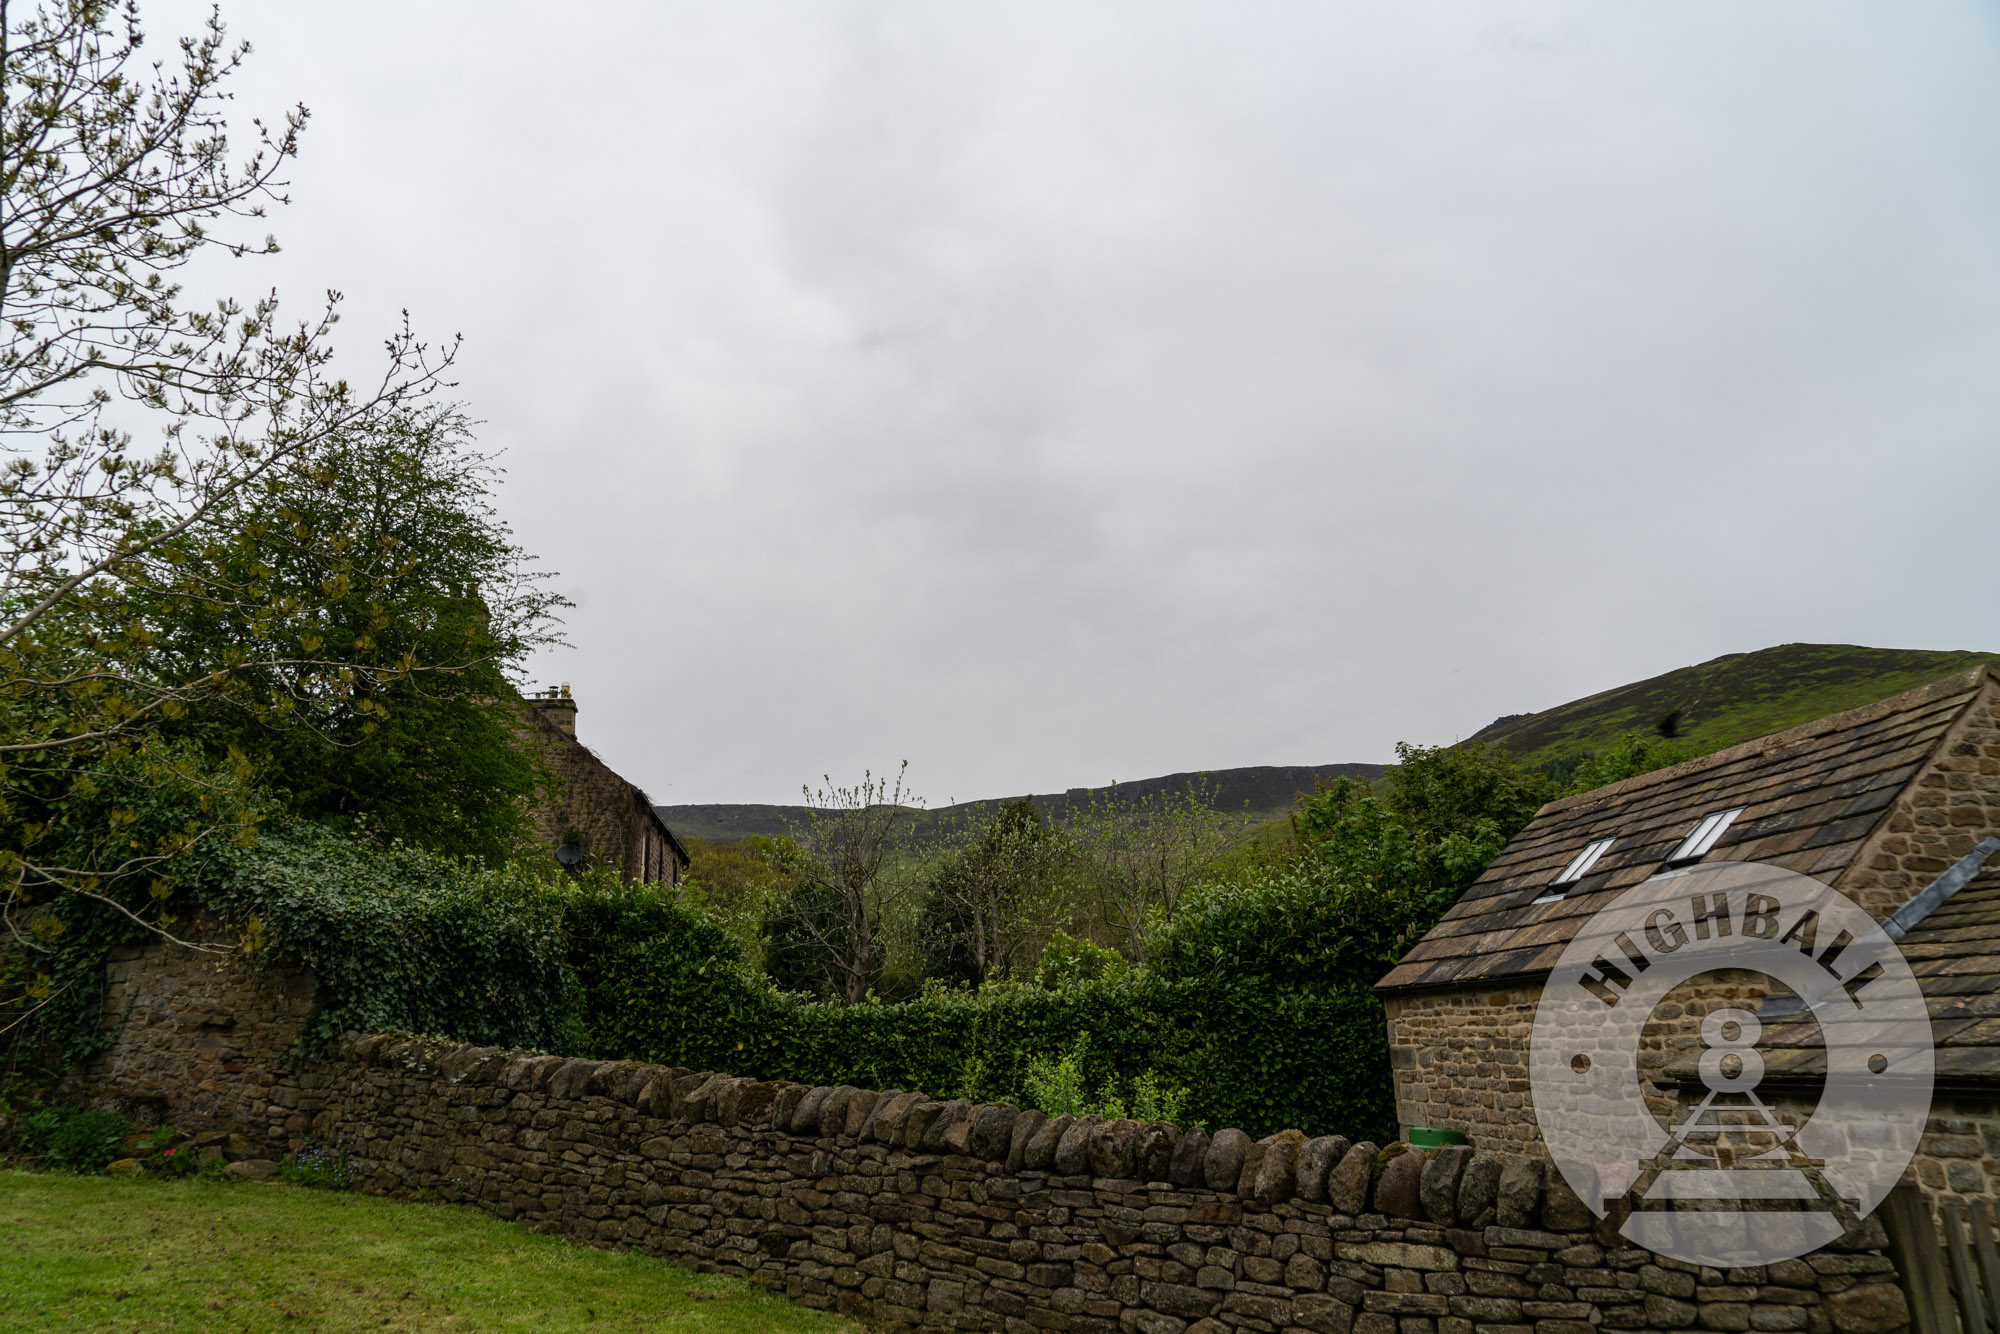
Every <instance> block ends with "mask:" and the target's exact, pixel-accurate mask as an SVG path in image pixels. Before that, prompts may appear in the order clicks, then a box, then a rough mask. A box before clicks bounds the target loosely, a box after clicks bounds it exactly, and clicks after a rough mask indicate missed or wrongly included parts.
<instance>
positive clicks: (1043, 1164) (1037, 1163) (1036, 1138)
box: [1021, 1113, 1076, 1172]
mask: <svg viewBox="0 0 2000 1334" xmlns="http://www.w3.org/2000/svg"><path fill="white" fill-rule="evenodd" d="M1075 1124H1076V1118H1075V1117H1074V1116H1071V1115H1069V1114H1068V1113H1064V1114H1063V1115H1061V1116H1054V1117H1050V1118H1049V1119H1048V1120H1046V1121H1044V1122H1042V1124H1041V1125H1040V1127H1038V1128H1037V1129H1036V1130H1035V1133H1034V1134H1032V1135H1030V1136H1029V1137H1028V1144H1027V1147H1026V1148H1025V1149H1023V1150H1022V1151H1021V1167H1022V1169H1023V1170H1025V1171H1029V1172H1048V1171H1053V1170H1054V1168H1055V1163H1056V1149H1057V1147H1058V1146H1060V1145H1061V1143H1062V1137H1063V1136H1064V1135H1066V1134H1068V1133H1069V1128H1070V1127H1071V1126H1072V1125H1075Z"/></svg>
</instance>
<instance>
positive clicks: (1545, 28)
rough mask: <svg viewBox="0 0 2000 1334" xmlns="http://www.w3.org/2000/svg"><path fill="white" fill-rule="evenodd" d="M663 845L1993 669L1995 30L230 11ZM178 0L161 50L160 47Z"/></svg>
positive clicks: (879, 9) (875, 7)
mask: <svg viewBox="0 0 2000 1334" xmlns="http://www.w3.org/2000/svg"><path fill="white" fill-rule="evenodd" d="M223 9H224V17H225V18H226V19H227V20H228V21H229V22H230V24H231V28H232V32H233V33H234V34H235V35H237V36H240V37H245V38H248V39H249V40H250V41H252V43H253V44H254V45H255V47H256V48H257V49H256V53H255V54H254V55H253V57H252V58H251V62H250V64H249V67H248V69H247V70H246V72H245V73H244V75H243V76H241V77H240V78H239V79H238V80H237V89H238V107H239V111H240V113H241V114H242V115H243V116H244V117H246V118H247V116H248V115H250V114H259V113H261V114H265V115H267V116H268V115H274V114H276V113H277V111H278V110H279V108H281V107H282V106H283V105H284V104H285V103H287V102H289V101H303V102H305V103H306V104H307V105H308V106H309V107H310V108H311V109H312V112H313V119H312V126H311V129H310V131H309V132H308V134H307V136H306V140H305V151H304V155H303V157H302V159H301V160H300V162H299V163H298V164H297V167H296V170H295V171H294V172H293V173H292V180H293V183H294V188H293V191H292V194H293V198H294V201H295V202H294V204H293V206H292V207H291V208H290V209H288V210H285V211H283V212H282V213H281V214H279V215H278V216H277V217H276V218H275V219H274V226H275V230H276V231H277V232H278V235H279V239H280V241H281V242H282V243H283V244H284V245H285V246H286V253H285V255H283V256H282V257H281V258H280V259H278V260H273V261H263V262H261V263H260V265H258V266H257V267H254V268H253V267H252V266H251V265H250V264H249V262H247V261H246V262H245V264H244V266H243V267H241V268H239V269H235V270H233V272H234V273H235V274H237V275H240V277H239V281H240V282H241V283H242V285H243V286H244V287H246V288H249V287H252V286H254V285H256V284H263V283H275V284H277V285H278V286H279V287H280V288H281V289H282V290H283V292H284V293H285V294H286V295H287V297H288V299H289V300H290V301H291V303H292V304H293V305H295V306H299V307H303V306H304V305H305V304H307V303H308V302H309V301H310V300H311V299H312V298H313V296H314V294H315V293H316V292H317V291H318V290H319V289H322V288H325V287H339V288H341V289H342V290H343V291H344V292H345V293H346V294H347V298H348V301H347V311H348V314H347V318H346V320H345V322H344V323H343V325H342V335H343V338H344V340H345V342H346V343H347V344H348V345H350V346H352V347H354V348H356V349H360V350H365V349H366V348H368V347H370V346H372V345H374V344H376V343H377V342H379V339H380V338H381V336H383V335H384V334H385V333H386V332H388V330H389V327H390V323H391V320H392V319H393V317H394V314H395V312H396V310H397V309H398V308H401V307H407V308H408V309H409V311H410V312H411V316H412V318H413V319H414V321H415V322H416V324H417V326H418V327H419V328H420V329H422V330H424V331H426V332H428V333H431V334H434V335H440V336H448V335H450V334H452V333H463V334H464V336H465V346H464V352H463V354H462V362H461V374H460V377H459V378H460V381H461V384H460V388H459V390H458V391H457V392H458V394H459V396H461V397H462V398H463V399H464V400H465V401H466V402H467V404H468V405H469V407H470V410H471V411H472V413H473V414H474V415H475V416H476V417H478V418H480V419H482V420H483V421H484V423H485V425H484V426H483V428H482V439H483V440H484V442H485V443H486V444H487V445H489V446H491V447H493V448H496V449H499V450H502V451H504V463H505V466H506V467H507V468H508V470H509V476H508V481H507V484H506V488H505V491H504V494H503V496H502V498H501V504H502V508H503V510H504V512H505V513H506V515H507V516H508V518H509V519H510V521H511V522H512V523H513V525H514V527H515V529H516V531H517V533H518V535H519V536H520V537H521V538H522V539H523V541H524V542H525V544H526V545H527V546H528V547H529V548H530V549H532V550H533V551H535V552H537V553H538V554H539V555H540V556H541V557H542V558H543V560H544V561H545V562H546V563H547V564H548V565H549V566H550V567H551V568H553V569H556V570H559V571H561V574H562V577H561V580H560V587H561V588H563V589H564V590H565V591H566V592H567V593H568V594H569V595H570V596H571V597H572V598H574V600H575V601H576V603H577V606H576V609H575V610H574V612H572V613H571V614H570V615H569V617H568V636H569V638H570V640H571V642H572V644H573V645H574V647H573V648H572V649H570V650H567V651H560V652H552V653H549V654H548V655H546V656H545V657H544V658H542V659H541V660H539V661H537V662H536V664H535V681H536V683H554V682H557V681H563V680H567V681H569V682H570V683H572V685H573V687H574V689H575V692H576V694H577V696H578V698H579V700H580V717H579V728H580V733H581V736H582V737H583V739H584V740H585V741H586V742H588V743H589V744H590V745H591V746H593V747H594V748H595V749H597V751H598V752H599V753H600V754H602V755H603V756H604V757H605V758H606V759H607V760H608V761H609V762H610V763H611V764H612V765H614V766H615V767H616V768H617V769H619V770H620V771H621V772H623V773H624V774H626V775H627V776H628V777H630V778H631V779H633V780H634V781H636V782H638V783H640V784H641V785H643V786H644V787H646V788H647V789H648V791H649V792H650V793H651V794H652V795H653V797H654V799H655V800H658V801H662V802H670V803H671V802H701V801H778V802H786V801H793V800H796V799H797V796H798V792H799V788H800V785H801V784H802V783H805V782H808V781H813V780H817V779H818V778H819V776H820V775H821V774H822V773H831V774H833V775H834V776H835V778H836V779H847V778H852V777H858V776H859V774H860V771H861V770H862V769H863V768H864V767H872V768H874V769H875V770H876V771H877V772H880V771H881V770H883V769H884V768H893V767H894V766H895V764H896V763H897V762H898V761H900V760H904V759H907V760H908V761H909V762H910V777H911V779H912V781H913V783H914V785H915V787H916V788H917V790H918V791H919V792H921V793H923V794H924V795H925V796H926V797H928V798H929V799H930V801H931V804H933V805H941V804H943V803H944V802H946V801H947V800H951V799H953V798H956V799H960V800H964V799H968V798H973V797H986V796H994V795H1001V794H1008V793H1015V792H1020V791H1030V790H1032V791H1048V790H1051V789H1061V788H1065V787H1070V786H1079V785H1084V784H1097V783H1103V782H1106V781H1110V780H1113V779H1121V780H1122V779H1135V778H1142V777H1147V776H1150V775H1154V774H1159V773H1166V772H1171V771H1176V770H1187V769H1198V768H1223V767H1231V766H1236V765H1247V764H1311V763H1323V762H1332V761H1344V760H1378V761H1379V760H1383V759H1386V758H1389V756H1390V753H1391V747H1392V746H1393V744H1394V743H1395V742H1396V741H1397V740H1398V739H1408V740H1412V741H1419V742H1427V743H1435V742H1445V741H1451V740H1454V739H1456V738H1459V737H1461V736H1464V735H1467V734H1469V733H1471V732H1473V731H1476V730H1477V729H1479V728H1480V727H1481V726H1483V725H1485V724H1486V723H1488V722H1490V721H1491V720H1492V719H1493V718H1494V717H1495V716H1496V715H1499V714H1502V713H1515V712H1525V711H1529V710H1534V709H1540V708H1545V707H1548V706H1550V705H1553V704H1557V703H1560V702H1562V701H1564V700H1567V699H1571V698H1574V697H1576V696H1579V695H1582V694H1587V693H1590V692H1592V691H1596V690H1600V689H1605V688H1608V687H1610V686H1614V685H1618V684H1621V683H1623V682H1625V681H1629V680H1634V679H1637V678H1641V677H1645V676H1651V675H1655V674H1657V673H1659V672H1662V671H1666V670H1669V669H1671V668H1674V667H1678V666H1681V665H1684V664H1687V663H1692V662H1698V661H1701V660H1704V659H1707V658H1711V657H1714V656H1716V655H1718V654H1722V653H1729V652H1736V651H1741V650H1748V649H1755V648H1760V647H1764V646H1766V645H1770V644H1776V643H1782V642H1788V641H1800V640H1803V641H1819V642H1848V643H1864V644H1873V645H1881V646H1891V647H1911V648H1940V649H1943V648H1967V649H2000V617H1996V615H1995V612H1996V609H2000V554H1996V544H1997V540H2000V524H1996V518H1995V515H1996V512H1997V502H1996V497H2000V8H1996V7H1994V6H1993V5H1991V4H1988V3H1976V2H1975V0H1965V2H1964V3H1921V2H1918V0H1898V3H1895V4H1883V3H1880V0H1862V2H1859V3H1842V2H1836V0H1800V2H1798V3H1790V4H1784V3H1760V4H1754V5H1746V4H1743V3H1740V0H1727V2H1726V3H1705V4H1704V3H1673V4H1645V5H1639V4H1611V3H1603V2H1602V0H1599V2H1598V3H1589V4H1560V3H1539V4H1528V3H1517V4H1508V3H1495V2H1494V0H1477V2H1476V3H1462V4H1425V3H1410V2H1408V0H1395V3H1387V2H1386V0H1379V2H1377V3H1369V4H1339V3H1325V2H1324V0H1320V2H1317V3H1312V4H1278V3H1250V4H1229V5H1225V4H1220V3H1211V4H1203V5H1191V4H1178V3H1162V2H1161V0H1143V2H1141V0H1130V2H1128V3H1120V4H1093V3H1087V2H1080V0H1062V2H1061V3H1055V4H1034V3H1024V2H1022V0H1009V2H1008V3H1004V4H1002V3H990V4H978V3H939V2H937V0H932V2H931V3H921V4H919V3H895V2H892V0H878V2H876V3H833V2H827V3H812V4H782V3H775V2H772V3H766V2H764V0H719V2H718V3H712V4H674V3H658V2H654V3H645V4H587V3H571V4H567V5H562V6H549V5H546V4H543V5H534V6H529V5H525V4H505V3H497V2H496V0H480V2H479V3H470V2H469V0H468V2H465V3H423V2H421V0H397V2H396V3H393V4H389V3H364V2H357V0H347V2H346V3H342V4H339V5H311V6H308V5H301V4H298V3H296V0H289V2H287V3H278V2H277V0H225V3H224V6H223ZM202 12H203V7H199V6H194V5H181V4H174V5H162V4H149V5H148V6H147V7H146V9H145V13H146V14H147V16H148V17H149V19H150V27H151V29H152V30H153V33H154V36H155V39H156V40H155V46H156V47H165V46H166V41H165V39H166V38H167V37H169V36H170V35H171V33H172V32H173V31H174V30H176V29H180V30H186V29H188V28H190V27H191V26H192V24H193V23H194V22H195V21H197V19H198V17H199V15H200V14H201V13H202Z"/></svg>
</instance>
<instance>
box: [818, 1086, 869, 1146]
mask: <svg viewBox="0 0 2000 1334" xmlns="http://www.w3.org/2000/svg"><path fill="white" fill-rule="evenodd" d="M859 1092H861V1090H860V1089H858V1088H856V1087H855V1086H854V1085H852V1084H842V1085H840V1086H839V1087H837V1088H835V1089H834V1091H833V1096H832V1097H830V1098H828V1099H827V1100H826V1101H825V1102H823V1103H821V1104H820V1105H819V1127H818V1129H819V1133H820V1135H821V1137H823V1138H829V1139H830V1138H834V1137H836V1136H838V1135H839V1134H840V1133H841V1132H842V1131H843V1130H845V1129H846V1128H847V1104H848V1101H849V1100H850V1099H852V1098H853V1097H854V1095H855V1094H857V1093H859Z"/></svg>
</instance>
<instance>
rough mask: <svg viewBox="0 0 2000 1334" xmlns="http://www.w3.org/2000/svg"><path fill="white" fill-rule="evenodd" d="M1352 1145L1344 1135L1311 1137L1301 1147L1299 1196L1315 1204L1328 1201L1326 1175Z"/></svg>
mask: <svg viewBox="0 0 2000 1334" xmlns="http://www.w3.org/2000/svg"><path fill="white" fill-rule="evenodd" d="M1350 1147H1352V1146H1351V1145H1349V1144H1348V1142H1347V1137H1346V1136H1344V1135H1321V1136H1318V1137H1317V1138H1315V1139H1309V1140H1307V1141H1306V1142H1305V1144H1304V1145H1303V1146H1302V1147H1301V1148H1300V1149H1299V1162H1298V1178H1299V1198H1300V1199H1302V1200H1309V1201H1311V1202H1312V1203H1314V1204H1323V1203H1325V1202H1326V1176H1327V1173H1329V1172H1331V1171H1333V1169H1334V1166H1335V1165H1336V1164H1338V1163H1339V1162H1340V1160H1341V1158H1342V1157H1343V1156H1344V1155H1345V1154H1346V1153H1347V1150H1348V1149H1349V1148H1350Z"/></svg>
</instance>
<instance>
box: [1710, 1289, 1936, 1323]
mask: <svg viewBox="0 0 2000 1334" xmlns="http://www.w3.org/2000/svg"><path fill="white" fill-rule="evenodd" d="M1706 1309H1707V1308H1704V1311H1705V1310H1706ZM1825 1309H1826V1314H1827V1318H1828V1319H1829V1320H1831V1321H1832V1322H1833V1327H1834V1328H1835V1329H1836V1330H1838V1331H1839V1334H1889V1331H1891V1330H1893V1329H1897V1328H1899V1327H1901V1326H1903V1325H1906V1324H1908V1323H1909V1322H1910V1306H1909V1303H1908V1302H1907V1301H1905V1300H1904V1298H1903V1290H1902V1289H1901V1288H1899V1287H1897V1286H1896V1285H1895V1284H1893V1283H1861V1284H1856V1285H1855V1286H1854V1287H1851V1288H1848V1289H1847V1290H1846V1291H1844V1292H1836V1293H1834V1294H1833V1295H1832V1296H1830V1297H1828V1298H1827V1299H1826V1307H1825Z"/></svg>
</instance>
